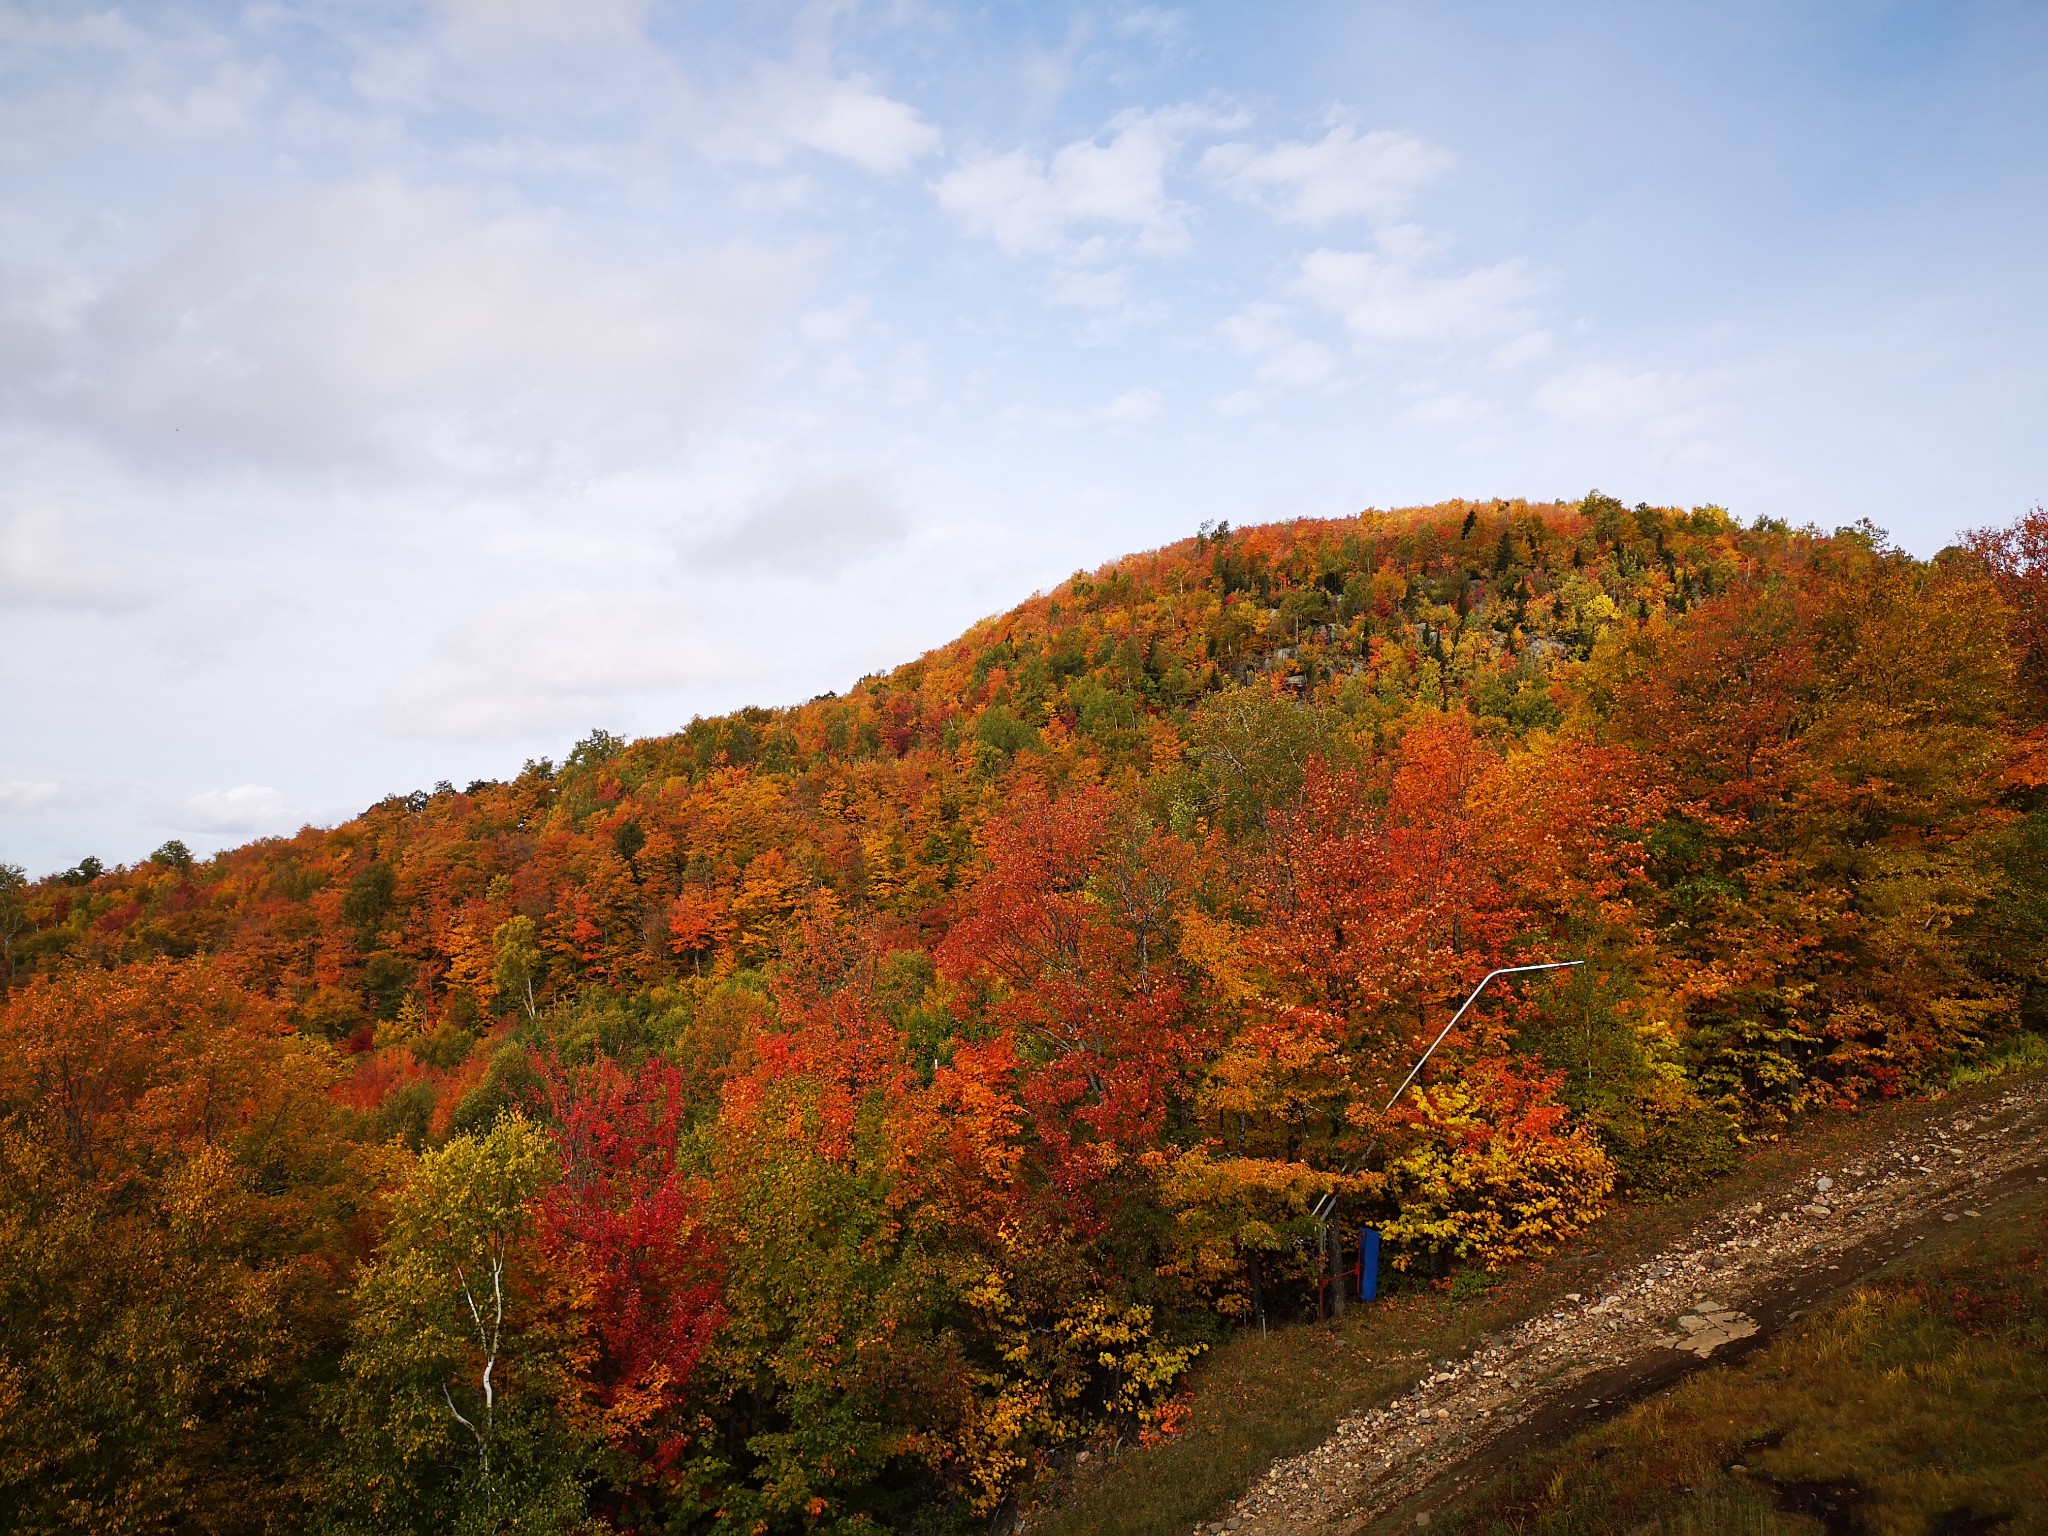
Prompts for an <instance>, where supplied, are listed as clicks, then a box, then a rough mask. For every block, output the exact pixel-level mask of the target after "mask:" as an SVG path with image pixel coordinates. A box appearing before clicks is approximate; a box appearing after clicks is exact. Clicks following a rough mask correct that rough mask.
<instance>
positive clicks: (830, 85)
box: [720, 64, 940, 176]
mask: <svg viewBox="0 0 2048 1536" xmlns="http://www.w3.org/2000/svg"><path fill="white" fill-rule="evenodd" d="M732 118H733V120H734V121H735V123H736V125H737V126H736V131H735V130H728V131H727V132H726V133H724V134H722V135H721V136H720V137H721V139H722V141H723V142H724V144H725V145H726V146H727V147H728V148H729V150H730V152H732V153H734V154H735V155H737V156H738V157H739V158H744V159H758V160H762V161H765V162H767V163H771V164H773V163H777V162H779V161H780V160H781V159H782V157H783V154H784V153H785V148H784V147H785V146H787V145H794V146H798V147H801V148H804V149H812V150H817V151H818V152H819V153H821V154H827V155H833V156H836V157H837V158H839V159H841V160H845V161H849V162H850V163H852V164H854V165H857V166H859V167H860V168H861V169H862V170H865V171H871V172H873V173H874V174H876V175H878V176H893V175H896V174H898V173H899V172H902V171H905V170H908V169H909V168H910V167H911V165H912V164H914V163H915V162H916V161H918V160H920V159H922V158H923V157H924V156H926V155H929V154H933V153H935V152H936V151H937V150H938V148H939V144H940V136H939V131H938V129H936V128H934V127H933V126H932V125H931V124H930V123H927V122H926V121H925V120H924V118H923V117H922V116H920V115H919V113H918V111H917V109H916V108H915V107H912V106H909V105H908V104H906V103H904V102H900V101H896V100H893V99H891V98H890V97H888V96H885V95H883V94H882V93H881V92H880V91H877V90H876V89H875V88H874V86H873V85H872V84H871V83H870V82H869V81H867V80H865V79H863V78H860V77H858V76H856V77H852V78H848V79H835V78H833V77H832V76H831V75H829V74H824V73H821V72H816V71H812V70H807V69H800V68H797V67H794V66H791V65H784V64H763V65H759V66H757V67H756V69H755V71H754V100H753V101H752V102H748V103H736V104H733V112H732Z"/></svg>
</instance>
